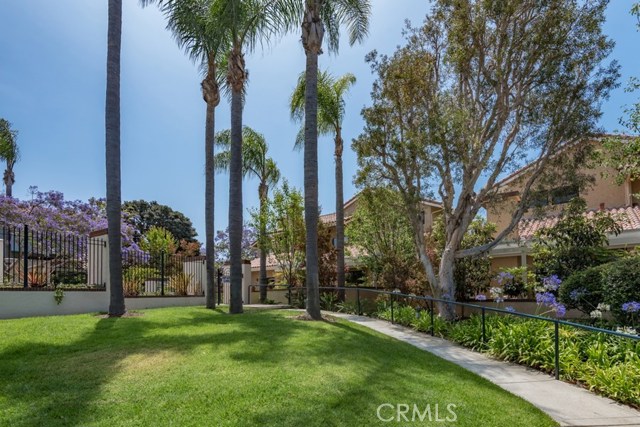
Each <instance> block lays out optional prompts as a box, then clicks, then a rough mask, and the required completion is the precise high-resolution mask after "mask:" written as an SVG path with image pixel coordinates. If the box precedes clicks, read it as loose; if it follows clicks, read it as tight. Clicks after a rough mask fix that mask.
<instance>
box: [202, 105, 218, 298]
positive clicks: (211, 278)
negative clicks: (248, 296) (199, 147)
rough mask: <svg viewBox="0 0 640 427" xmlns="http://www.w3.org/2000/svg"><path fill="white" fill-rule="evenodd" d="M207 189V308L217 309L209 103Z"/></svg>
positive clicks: (212, 122) (212, 124)
mask: <svg viewBox="0 0 640 427" xmlns="http://www.w3.org/2000/svg"><path fill="white" fill-rule="evenodd" d="M205 133H206V135H205V144H204V145H205V188H204V200H205V207H204V221H205V234H206V238H205V252H206V255H207V256H206V261H205V262H206V266H207V301H206V306H207V308H211V309H213V308H216V300H215V286H214V284H215V283H216V267H215V242H214V233H215V225H214V224H215V223H214V207H215V165H214V161H213V159H214V150H213V147H214V144H215V140H214V135H215V107H214V106H213V105H212V104H210V103H207V118H206V126H205Z"/></svg>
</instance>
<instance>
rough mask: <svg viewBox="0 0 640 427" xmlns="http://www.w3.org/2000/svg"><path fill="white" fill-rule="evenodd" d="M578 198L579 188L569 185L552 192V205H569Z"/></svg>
mask: <svg viewBox="0 0 640 427" xmlns="http://www.w3.org/2000/svg"><path fill="white" fill-rule="evenodd" d="M576 197H578V186H577V185H567V186H564V187H560V188H555V189H553V190H552V191H551V203H553V204H554V205H561V204H563V203H569V201H570V200H571V199H574V198H576Z"/></svg>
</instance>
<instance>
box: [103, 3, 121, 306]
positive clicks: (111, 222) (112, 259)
mask: <svg viewBox="0 0 640 427" xmlns="http://www.w3.org/2000/svg"><path fill="white" fill-rule="evenodd" d="M107 31H108V35H107V46H108V47H107V96H106V108H105V134H106V135H105V136H106V147H105V148H106V173H107V228H108V238H109V286H110V300H109V315H110V316H122V315H123V314H124V313H125V306H124V292H123V289H122V255H121V246H122V241H121V239H122V237H121V234H120V233H121V230H120V224H121V209H122V208H121V205H122V200H121V194H120V47H121V38H122V0H109V24H108V30H107Z"/></svg>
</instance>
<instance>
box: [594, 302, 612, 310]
mask: <svg viewBox="0 0 640 427" xmlns="http://www.w3.org/2000/svg"><path fill="white" fill-rule="evenodd" d="M597 309H598V310H599V311H609V310H611V306H610V305H609V304H605V303H603V302H601V303H600V304H598V308H597Z"/></svg>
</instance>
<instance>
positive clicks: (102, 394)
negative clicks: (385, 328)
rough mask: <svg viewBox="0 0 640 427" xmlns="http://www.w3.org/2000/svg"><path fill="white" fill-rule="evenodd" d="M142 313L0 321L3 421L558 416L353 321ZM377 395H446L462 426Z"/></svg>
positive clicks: (428, 399)
mask: <svg viewBox="0 0 640 427" xmlns="http://www.w3.org/2000/svg"><path fill="white" fill-rule="evenodd" d="M143 313H144V315H143V316H141V317H133V318H124V319H102V318H98V317H96V316H92V315H77V316H59V317H41V318H28V319H19V320H2V321H0V337H1V339H0V425H1V426H5V425H6V426H12V427H17V426H56V425H70V426H71V425H73V426H98V425H99V426H168V425H172V426H186V425H193V426H205V425H207V426H218V425H235V426H251V425H274V426H303V427H310V426H333V425H336V426H337V425H344V426H371V425H376V424H378V425H387V426H389V425H456V426H509V427H513V426H547V425H555V424H554V423H553V421H552V420H551V419H549V418H548V417H547V416H546V415H544V414H543V413H542V412H540V411H538V410H537V409H535V408H534V407H533V406H532V405H530V404H528V403H526V402H524V401H523V400H521V399H519V398H517V397H515V396H513V395H511V394H509V393H507V392H505V391H502V390H501V389H500V388H498V387H497V386H494V385H492V384H491V383H489V382H488V381H485V380H483V379H481V378H480V377H478V376H476V375H474V374H471V373H469V372H467V371H465V370H463V369H461V368H459V367H457V366H455V365H453V364H451V363H448V362H445V361H443V360H441V359H438V358H436V357H435V356H432V355H430V354H428V353H425V352H423V351H420V350H418V349H416V348H414V347H412V346H410V345H408V344H405V343H401V342H398V341H395V340H393V339H391V338H388V337H386V336H383V335H381V334H378V333H376V332H373V331H371V330H369V329H366V328H363V327H360V326H357V325H353V324H350V323H348V322H343V321H340V322H336V323H327V322H305V321H299V320H293V319H291V318H289V316H291V315H292V313H291V312H287V311H263V312H248V313H245V314H243V315H238V316H231V315H228V314H226V313H222V312H219V311H215V312H212V311H207V310H205V309H203V308H167V309H156V310H144V311H143ZM383 403H390V404H392V405H396V404H398V403H406V404H409V405H413V404H416V405H418V407H419V408H420V410H421V411H423V410H424V409H425V407H426V405H430V406H431V411H432V414H431V416H432V419H433V417H435V413H434V412H435V405H436V404H438V406H439V414H440V417H441V418H443V417H445V416H447V415H449V413H447V412H446V405H447V404H450V403H452V404H455V405H456V407H455V409H454V411H455V412H456V415H457V422H455V423H451V422H448V423H447V422H435V421H434V422H432V423H428V422H426V421H425V422H424V423H419V422H414V423H402V422H400V423H398V422H382V421H379V420H378V418H377V416H376V408H378V406H379V405H381V404H383ZM392 413H393V412H392V411H391V410H390V409H389V407H384V408H383V410H382V412H381V415H382V416H383V417H385V418H388V417H390V416H391V415H392ZM449 416H450V415H449ZM410 417H411V412H410V413H409V418H410ZM427 419H428V417H427Z"/></svg>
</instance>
